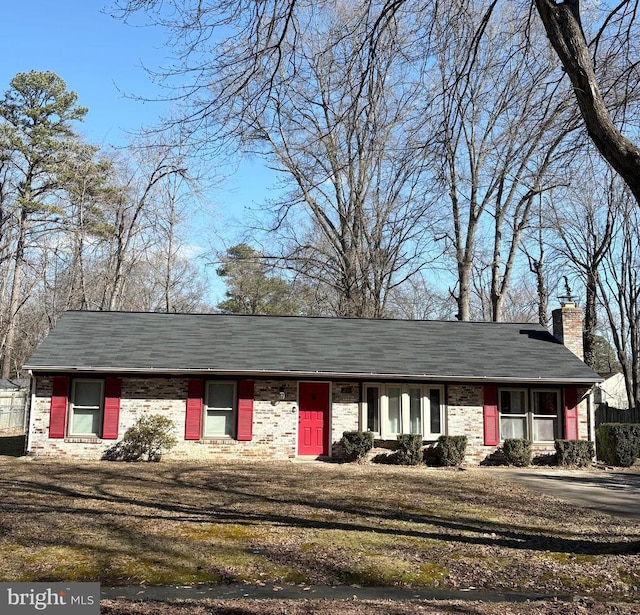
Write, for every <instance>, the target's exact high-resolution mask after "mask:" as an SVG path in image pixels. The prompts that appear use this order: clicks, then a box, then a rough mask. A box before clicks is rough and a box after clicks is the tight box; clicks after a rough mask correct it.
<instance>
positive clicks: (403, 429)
mask: <svg viewBox="0 0 640 615" xmlns="http://www.w3.org/2000/svg"><path fill="white" fill-rule="evenodd" d="M363 397H364V403H363V406H364V408H363V414H362V424H363V425H366V429H367V430H369V431H372V432H374V433H375V434H377V435H379V436H380V437H381V438H385V439H386V438H389V439H394V438H396V437H397V436H398V435H400V434H410V433H411V434H420V435H422V436H423V438H425V439H435V438H437V437H438V436H440V435H441V434H442V425H443V423H444V420H443V411H444V405H443V403H442V399H443V389H442V387H439V386H434V387H430V386H424V385H407V384H367V385H365V388H364V396H363Z"/></svg>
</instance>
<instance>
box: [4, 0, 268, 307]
mask: <svg viewBox="0 0 640 615" xmlns="http://www.w3.org/2000/svg"><path fill="white" fill-rule="evenodd" d="M107 1H108V0H107ZM107 1H105V0H10V1H7V2H6V3H4V5H3V7H2V20H1V21H0V58H1V59H2V60H1V61H0V92H1V93H4V92H5V91H6V90H7V89H8V88H9V82H10V81H11V79H12V78H13V77H14V76H15V75H16V74H17V73H19V72H27V71H29V70H40V71H44V70H50V71H53V72H55V73H56V74H58V75H59V76H60V77H62V79H64V80H65V82H66V84H67V87H68V89H70V90H73V91H75V92H76V93H77V94H78V97H79V103H80V104H81V105H83V106H85V107H88V109H89V112H88V114H87V116H86V118H85V121H84V123H83V124H82V125H81V126H79V132H80V133H81V134H83V135H84V136H85V138H86V139H87V140H88V141H90V142H92V143H96V144H99V145H123V144H125V143H126V142H127V140H128V135H127V133H132V132H135V131H136V130H138V129H140V128H141V127H142V126H144V125H151V124H153V123H154V122H156V121H157V120H158V119H159V118H160V117H161V116H162V115H163V114H165V113H166V112H167V111H168V110H169V107H168V105H167V104H166V103H163V102H155V101H154V99H158V98H161V96H162V88H161V87H160V86H158V85H157V84H154V83H153V82H152V80H151V79H150V77H149V75H148V74H147V72H146V71H145V69H144V67H148V68H150V69H156V68H159V67H161V66H162V65H163V64H165V63H166V61H167V60H168V58H169V57H170V55H171V54H170V50H168V49H167V48H166V47H165V45H164V40H165V33H164V32H163V30H162V29H160V28H157V27H156V28H154V27H148V26H138V27H136V26H132V25H127V24H125V23H123V22H122V21H119V20H117V19H114V18H113V17H111V16H110V15H109V14H108V13H107V12H106V11H105V6H108V5H107ZM139 21H140V23H141V20H139ZM136 97H141V98H144V99H149V100H145V101H142V100H138V99H136ZM274 181H275V178H274V176H273V175H272V174H271V173H270V172H268V171H267V170H266V169H265V168H264V167H263V166H262V165H261V163H260V162H259V161H256V160H253V161H247V162H245V163H243V164H242V165H241V167H240V171H239V173H238V174H237V175H235V176H234V177H231V178H229V180H228V181H227V182H225V184H224V185H222V186H220V187H219V188H217V189H216V191H215V193H212V194H209V195H207V201H208V202H207V203H206V204H205V205H206V207H205V209H206V210H207V211H208V212H209V214H210V216H212V217H202V218H197V221H196V223H195V224H196V225H197V226H198V227H199V228H194V229H192V232H193V235H192V240H193V241H194V242H197V244H198V245H200V246H202V247H206V246H208V245H209V243H210V241H214V242H215V243H217V245H218V246H220V244H224V246H226V247H228V246H229V245H233V243H235V242H236V241H237V240H238V237H239V234H238V231H237V230H234V229H237V223H233V222H231V220H238V219H241V218H242V217H243V211H244V208H245V206H250V207H256V205H258V204H260V203H261V202H263V200H264V198H265V197H267V196H268V193H269V191H270V190H269V188H270V187H271V186H272V185H273V182H274ZM212 229H213V232H212ZM195 251H197V250H195ZM212 269H213V268H211V267H210V268H208V271H212ZM210 278H212V279H211V283H212V296H213V300H214V301H217V300H220V297H221V294H222V288H221V286H220V284H219V283H216V282H218V281H217V280H216V276H215V275H213V276H210Z"/></svg>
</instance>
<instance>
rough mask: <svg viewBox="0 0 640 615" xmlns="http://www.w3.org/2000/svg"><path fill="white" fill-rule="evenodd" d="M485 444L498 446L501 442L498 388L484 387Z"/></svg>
mask: <svg viewBox="0 0 640 615" xmlns="http://www.w3.org/2000/svg"><path fill="white" fill-rule="evenodd" d="M483 410H484V444H485V446H496V445H497V444H498V442H499V441H500V430H499V429H498V422H499V420H500V416H499V414H498V387H484V409H483Z"/></svg>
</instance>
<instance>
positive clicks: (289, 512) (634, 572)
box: [0, 458, 640, 614]
mask: <svg viewBox="0 0 640 615" xmlns="http://www.w3.org/2000/svg"><path fill="white" fill-rule="evenodd" d="M0 482H1V488H0V489H1V491H0V493H1V496H2V497H1V499H0V524H1V532H0V534H1V535H0V579H2V580H4V581H52V580H67V581H74V580H77V581H83V580H97V581H100V582H101V583H102V584H103V585H119V584H139V583H146V584H191V583H201V582H215V583H218V582H248V583H271V582H274V583H308V584H357V585H377V586H401V587H402V586H404V587H432V588H448V589H460V588H471V587H475V588H484V589H491V590H498V591H519V592H539V593H553V594H560V595H562V594H580V595H591V596H594V597H597V598H598V599H599V600H616V601H619V600H622V601H625V602H631V601H634V600H638V599H639V598H640V592H639V589H638V588H639V586H640V572H639V571H640V554H639V549H640V528H638V527H637V526H636V525H625V523H624V522H623V521H620V520H616V519H614V518H611V517H607V516H605V515H596V514H595V513H591V512H587V511H582V510H579V509H575V508H574V507H572V506H571V505H570V504H567V503H563V502H560V501H558V500H554V499H551V498H547V497H544V496H541V495H539V494H537V493H533V492H531V491H528V490H527V489H526V488H524V487H520V486H517V485H513V484H508V483H504V482H502V481H500V480H498V479H496V478H495V477H494V476H493V475H492V474H491V470H490V469H486V470H479V469H478V470H469V471H465V472H458V471H451V470H434V469H428V468H424V467H423V468H407V467H395V466H361V465H333V464H318V463H313V464H291V463H282V464H270V463H264V464H217V465H214V464H178V463H164V462H163V463H160V464H144V463H139V464H118V463H109V462H96V463H90V464H89V463H88V464H71V463H60V462H50V461H39V460H36V461H29V462H27V461H24V460H20V459H11V458H2V459H1V460H0ZM105 608H107V609H108V608H112V610H106V611H105V612H108V613H114V614H116V613H124V612H125V611H119V610H117V608H118V607H117V606H113V607H108V606H107V607H105ZM202 608H205V607H202ZM131 612H134V611H131ZM154 612H155V611H154ZM157 612H158V613H164V612H165V611H161V610H159V611H157ZM175 612H176V613H177V612H181V611H179V610H177V611H175ZM185 612H186V611H185ZM193 612H194V613H195V612H199V611H193ZM203 612H209V611H203ZM211 612H213V611H211ZM220 612H226V611H220ZM228 612H238V613H240V612H246V613H252V612H253V611H249V610H247V611H228ZM256 612H257V611H256ZM285 612H286V611H285ZM289 612H292V613H298V612H300V613H302V612H313V611H304V610H302V611H298V610H292V611H289ZM318 612H328V611H318ZM342 612H347V611H344V610H343V611H342ZM354 612H357V611H354ZM398 612H400V611H398ZM402 612H404V611H402ZM407 612H409V611H407ZM425 612H440V611H425ZM442 612H444V611H442ZM446 612H453V611H446ZM457 612H464V611H457ZM469 612H472V611H469ZM477 612H480V611H477ZM487 612H488V611H487ZM502 612H509V611H502ZM512 612H520V611H512ZM522 612H529V611H522ZM530 612H532V613H535V612H537V611H530ZM540 612H542V611H540ZM549 612H552V611H549ZM553 612H555V611H553ZM557 612H560V611H557ZM575 612H579V611H575Z"/></svg>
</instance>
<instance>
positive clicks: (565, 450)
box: [554, 440, 595, 468]
mask: <svg viewBox="0 0 640 615" xmlns="http://www.w3.org/2000/svg"><path fill="white" fill-rule="evenodd" d="M554 444H555V447H556V454H557V455H556V459H557V464H558V465H559V466H576V467H578V468H585V467H587V466H590V465H591V462H592V460H593V458H594V457H595V451H594V450H593V442H590V441H589V440H556V441H555V442H554Z"/></svg>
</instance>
